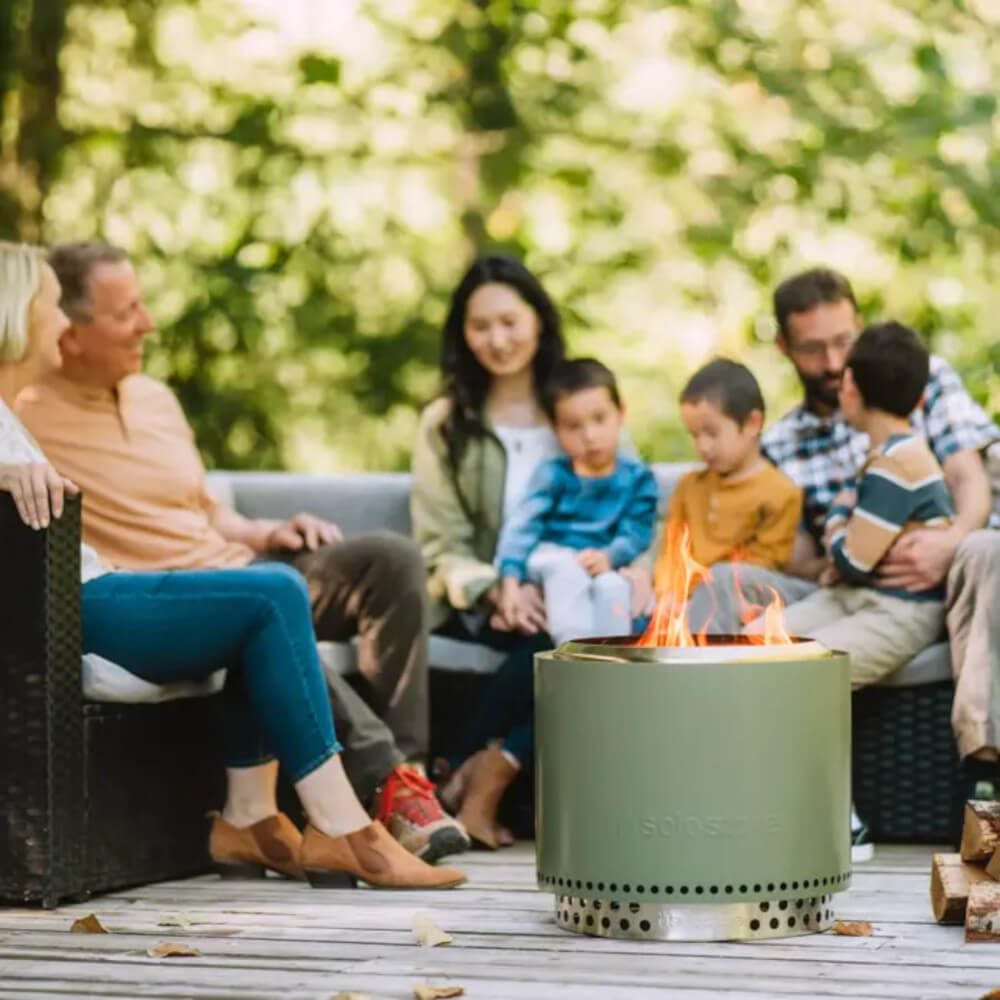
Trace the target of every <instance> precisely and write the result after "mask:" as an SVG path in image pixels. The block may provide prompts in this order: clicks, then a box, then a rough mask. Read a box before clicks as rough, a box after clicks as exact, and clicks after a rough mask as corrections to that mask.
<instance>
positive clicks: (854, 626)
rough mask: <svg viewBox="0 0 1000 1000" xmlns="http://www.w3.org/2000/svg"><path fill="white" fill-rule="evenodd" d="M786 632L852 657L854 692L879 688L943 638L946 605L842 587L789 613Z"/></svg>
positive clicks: (814, 597)
mask: <svg viewBox="0 0 1000 1000" xmlns="http://www.w3.org/2000/svg"><path fill="white" fill-rule="evenodd" d="M756 624H757V623H756V622H755V623H754V625H756ZM785 626H786V628H787V629H788V631H789V633H790V634H791V635H800V636H807V637H808V638H810V639H815V640H816V641H817V642H821V643H822V644H823V645H824V646H826V647H827V648H828V649H835V650H840V651H842V652H845V653H847V654H849V655H850V657H851V686H852V687H855V688H859V687H864V686H865V685H866V684H876V683H878V681H880V680H882V678H883V677H887V676H888V675H889V674H891V673H892V672H893V671H894V670H898V669H899V667H901V666H902V665H903V664H904V663H907V662H908V661H909V660H911V659H913V657H914V656H916V655H917V653H919V652H920V650H922V649H923V648H924V647H925V646H929V645H930V644H931V643H932V642H934V641H935V640H936V639H938V638H940V637H941V635H942V632H943V631H944V603H943V602H941V601H916V600H907V599H906V598H904V597H893V596H891V595H889V594H883V593H882V592H881V591H878V590H875V589H874V588H871V587H849V586H845V585H842V584H840V585H837V586H835V587H821V588H819V589H818V590H815V591H813V592H812V593H811V594H810V595H809V596H808V597H806V598H805V599H804V600H801V601H799V602H798V603H796V604H793V605H791V607H789V608H787V609H786V611H785ZM754 631H756V629H754Z"/></svg>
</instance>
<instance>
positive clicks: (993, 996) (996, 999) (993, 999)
mask: <svg viewBox="0 0 1000 1000" xmlns="http://www.w3.org/2000/svg"><path fill="white" fill-rule="evenodd" d="M979 1000H1000V990H990V991H989V993H984V994H983V995H982V996H981V997H980V998H979Z"/></svg>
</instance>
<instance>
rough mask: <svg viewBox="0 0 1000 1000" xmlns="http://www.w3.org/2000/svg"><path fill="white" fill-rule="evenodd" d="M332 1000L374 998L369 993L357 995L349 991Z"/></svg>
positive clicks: (365, 999) (331, 998) (364, 999)
mask: <svg viewBox="0 0 1000 1000" xmlns="http://www.w3.org/2000/svg"><path fill="white" fill-rule="evenodd" d="M330 1000H373V998H372V997H371V996H369V994H367V993H355V992H354V991H353V990H347V991H346V992H344V993H338V994H337V995H336V996H332V997H330Z"/></svg>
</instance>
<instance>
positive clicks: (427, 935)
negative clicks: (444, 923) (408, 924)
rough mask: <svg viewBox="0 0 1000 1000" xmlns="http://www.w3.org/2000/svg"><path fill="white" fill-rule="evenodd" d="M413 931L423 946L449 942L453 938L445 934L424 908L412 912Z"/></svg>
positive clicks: (430, 946)
mask: <svg viewBox="0 0 1000 1000" xmlns="http://www.w3.org/2000/svg"><path fill="white" fill-rule="evenodd" d="M413 933H414V935H415V936H416V939H417V940H418V941H419V942H420V943H421V944H422V945H423V946H424V947H425V948H434V947H436V946H437V945H439V944H451V942H452V940H453V938H452V937H451V935H450V934H445V932H444V931H443V930H441V928H440V927H438V925H437V924H436V923H434V918H433V917H431V915H430V914H429V913H428V912H427V911H426V910H417V912H416V913H414V914H413Z"/></svg>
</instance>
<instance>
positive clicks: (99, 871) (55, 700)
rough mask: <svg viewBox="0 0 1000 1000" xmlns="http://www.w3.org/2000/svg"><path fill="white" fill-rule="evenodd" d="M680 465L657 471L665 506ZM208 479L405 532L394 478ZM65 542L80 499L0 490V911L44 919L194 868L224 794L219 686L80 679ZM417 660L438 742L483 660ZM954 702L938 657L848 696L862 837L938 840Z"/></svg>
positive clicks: (331, 657)
mask: <svg viewBox="0 0 1000 1000" xmlns="http://www.w3.org/2000/svg"><path fill="white" fill-rule="evenodd" d="M684 468H686V467H685V466H679V465H663V466H659V467H657V468H656V472H657V475H658V477H659V480H660V483H661V486H662V493H663V499H664V500H665V499H666V497H667V496H668V494H669V491H670V489H671V488H672V485H673V483H674V482H675V481H676V479H677V477H678V475H679V474H680V473H681V472H682V471H683V469H684ZM211 481H212V487H213V489H214V490H215V492H216V493H217V494H218V495H219V496H220V499H223V500H226V501H227V502H229V503H231V504H232V505H233V506H235V508H236V509H237V510H238V511H240V512H241V513H243V514H246V515H247V516H250V517H256V516H261V517H276V518H283V517H287V516H289V515H291V514H294V513H297V512H299V511H303V510H304V511H310V512H312V513H315V514H317V515H320V516H323V517H326V518H329V519H330V520H333V521H336V522H337V523H338V524H339V525H340V526H341V528H342V529H343V531H344V532H345V534H347V535H355V534H359V533H363V532H367V531H375V530H390V531H398V532H402V533H406V534H408V533H409V530H410V518H409V488H410V480H409V476H407V475H403V474H377V473H373V474H347V475H315V476H313V475H294V474H287V473H214V474H212V476H211ZM79 539H80V504H79V501H78V500H73V501H72V502H70V503H69V504H68V508H67V512H66V515H65V516H64V517H63V518H61V519H60V520H59V521H58V522H55V523H54V524H53V525H52V526H51V527H50V528H48V529H46V530H44V531H40V532H34V531H32V530H31V529H30V528H27V527H25V525H24V524H23V523H22V522H21V521H20V519H19V517H18V516H17V513H16V511H15V509H14V506H13V503H12V502H11V501H10V498H9V496H7V495H5V494H0V551H3V552H4V554H5V557H7V558H9V559H10V560H11V565H14V566H17V567H18V572H17V573H7V574H0V598H2V599H0V711H2V722H3V725H2V726H0V836H2V837H3V839H2V840H0V900H8V901H12V902H21V903H41V904H43V905H46V906H54V905H56V904H57V903H58V902H60V901H61V900H64V899H68V898H81V897H86V896H88V895H90V894H93V893H97V892H105V891H109V890H111V889H115V888H119V887H122V886H127V885H131V884H137V883H142V882H149V881H156V880H160V879H167V878H176V877H180V876H183V875H186V874H191V873H194V872H197V871H202V870H204V869H205V867H206V866H207V862H208V858H207V853H206V850H205V838H206V833H207V822H206V819H205V814H206V811H207V810H209V809H211V808H216V807H217V806H218V805H219V803H220V801H221V796H222V785H221V780H222V768H221V764H220V761H221V752H220V748H219V745H218V726H217V717H216V712H217V710H218V708H219V702H220V697H219V695H218V694H217V693H213V692H216V691H217V690H218V685H217V684H216V685H215V686H212V685H209V686H207V687H206V689H205V690H204V691H202V692H200V695H201V696H196V697H191V696H188V697H177V694H178V692H176V691H170V692H164V691H163V690H159V691H157V690H155V689H154V690H152V691H150V690H149V688H151V687H152V686H151V685H143V684H141V683H139V684H137V685H134V693H133V692H132V689H131V688H128V687H127V685H126V689H125V690H124V692H123V690H122V686H121V684H120V683H119V681H120V680H121V676H120V675H121V674H122V673H124V672H122V671H121V670H120V668H111V670H112V673H111V674H108V673H107V672H106V671H105V668H104V667H103V666H102V665H101V664H96V665H94V664H90V665H89V667H86V666H85V667H84V668H83V669H82V668H81V656H80V653H81V650H80V611H79V606H80V599H79V594H80V587H79V579H80V575H79V574H80V570H79ZM430 659H431V667H432V702H433V704H432V740H433V739H437V740H438V742H439V743H440V741H441V740H442V739H446V738H447V736H448V734H449V733H450V732H451V731H453V730H454V728H455V727H456V726H457V724H458V722H459V720H460V718H461V714H462V712H463V711H465V710H466V707H467V704H468V700H469V699H470V698H474V697H476V696H477V693H478V690H481V687H482V684H483V683H484V682H485V679H484V677H483V675H484V674H488V673H489V672H491V671H492V670H495V669H496V667H497V665H498V658H497V656H496V654H495V653H493V652H492V651H490V650H488V649H485V648H483V647H480V646H477V645H474V644H470V643H463V642H458V641H456V640H448V639H443V638H441V637H438V636H434V637H432V638H431V645H430ZM324 661H325V665H326V666H327V668H328V669H335V670H337V671H342V672H347V673H349V672H351V670H352V669H353V668H354V654H353V648H352V646H351V645H350V644H344V645H341V646H334V647H328V648H327V649H325V650H324ZM115 670H117V671H118V673H117V674H115V673H114V671H115ZM127 676H128V677H129V678H130V677H131V675H127ZM133 680H134V679H133ZM952 693H953V689H952V682H951V673H950V669H949V664H948V649H947V646H946V645H945V644H944V643H941V644H939V645H937V646H934V647H933V648H931V649H928V650H926V651H925V652H924V653H922V654H921V655H920V656H919V657H917V658H916V659H915V660H914V661H913V662H912V663H911V664H908V665H907V666H906V667H904V668H903V669H902V670H901V671H899V673H898V674H896V675H894V676H893V677H891V678H889V680H888V681H887V682H886V683H885V684H884V685H881V686H879V687H875V688H869V689H867V690H865V691H861V692H858V693H856V695H855V697H854V725H853V729H854V732H853V760H854V798H855V802H856V804H857V807H858V810H859V812H860V813H861V815H862V816H863V817H864V818H865V819H866V820H867V821H868V823H869V826H870V827H871V830H872V833H873V835H874V837H875V838H876V839H877V840H883V841H887V840H910V841H921V842H927V843H936V842H941V841H943V840H947V839H949V837H950V835H951V833H952V817H953V815H954V812H955V805H956V790H957V787H958V784H957V780H956V779H957V760H956V755H955V750H954V742H953V739H952V734H951V727H950V721H949V717H950V707H951V699H952ZM165 699H169V700H165ZM449 703H450V713H451V714H450V715H449V714H448V713H449ZM442 713H444V714H442ZM775 722H776V724H780V722H781V720H780V719H779V720H775ZM435 730H436V735H435ZM286 807H287V808H289V809H291V808H293V806H292V805H291V803H290V801H288V800H286Z"/></svg>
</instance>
